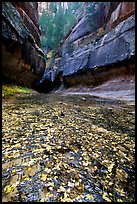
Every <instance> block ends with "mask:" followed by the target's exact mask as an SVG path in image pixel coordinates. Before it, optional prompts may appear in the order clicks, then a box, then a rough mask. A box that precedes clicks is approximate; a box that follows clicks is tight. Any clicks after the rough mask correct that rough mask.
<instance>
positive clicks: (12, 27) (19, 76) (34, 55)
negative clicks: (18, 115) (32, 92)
mask: <svg viewBox="0 0 137 204" xmlns="http://www.w3.org/2000/svg"><path fill="white" fill-rule="evenodd" d="M40 47H41V42H40V31H39V28H38V4H37V3H36V2H2V80H3V82H4V81H6V80H7V81H9V80H11V81H12V82H15V83H18V84H22V85H25V86H28V87H33V85H35V83H36V82H37V81H39V80H40V79H41V77H42V75H43V73H44V70H45V60H44V58H43V56H44V54H43V51H42V50H41V48H40Z"/></svg>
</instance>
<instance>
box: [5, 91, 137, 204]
mask: <svg viewBox="0 0 137 204" xmlns="http://www.w3.org/2000/svg"><path fill="white" fill-rule="evenodd" d="M134 119H135V110H134V105H128V104H126V103H124V102H122V101H118V100H110V99H102V98H99V97H93V96H89V95H84V96H82V95H75V96H74V95H66V96H63V95H61V94H38V93H30V94H16V95H15V96H14V97H9V98H8V99H3V102H2V197H3V198H2V199H3V200H2V201H3V202H4V201H6V202H9V201H13V202H14V201H18V202H34V201H35V202H38V201H40V202H42V201H45V202H65V201H68V202H70V201H72V202H76V201H77V202H81V201H83V202H101V201H104V202H109V201H114V202H122V201H125V202H128V201H135V198H134V194H135V121H134Z"/></svg>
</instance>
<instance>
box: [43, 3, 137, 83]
mask: <svg viewBox="0 0 137 204" xmlns="http://www.w3.org/2000/svg"><path fill="white" fill-rule="evenodd" d="M89 3H90V2H89ZM97 9H99V11H100V9H102V12H101V18H100V17H99V18H98V19H96V20H95V22H96V30H94V31H93V30H92V28H90V25H89V24H88V23H89V19H88V21H87V17H86V15H85V14H84V15H83V16H82V17H81V18H80V19H79V20H78V22H77V24H76V25H75V26H74V27H73V28H72V29H71V30H70V31H69V33H68V35H67V36H66V38H65V41H64V43H63V45H62V48H61V56H59V63H58V65H57V66H55V65H56V59H55V60H54V62H52V64H51V65H50V66H49V67H48V68H47V70H46V72H45V74H44V77H45V79H46V78H47V76H48V80H50V81H52V83H53V82H54V80H52V79H53V78H54V79H55V80H57V79H58V76H60V75H61V76H62V78H63V81H64V84H65V85H66V86H77V85H82V86H94V85H96V84H99V83H102V82H103V81H106V80H108V79H110V78H113V77H115V76H119V75H120V74H121V75H123V74H126V75H128V74H134V71H135V15H134V14H135V4H134V2H121V3H118V2H106V4H104V7H103V5H102V4H100V6H99V7H98V8H97ZM97 15H99V13H97ZM49 73H50V75H49ZM53 76H54V77H53ZM43 82H44V79H43Z"/></svg>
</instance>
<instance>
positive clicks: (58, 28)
mask: <svg viewBox="0 0 137 204" xmlns="http://www.w3.org/2000/svg"><path fill="white" fill-rule="evenodd" d="M49 3H50V4H49V7H48V10H45V9H43V11H42V15H41V16H40V18H39V26H40V29H41V33H42V38H41V40H42V48H43V50H46V51H50V50H56V49H57V47H58V45H59V43H60V41H61V40H62V39H63V37H64V36H65V35H66V33H67V32H68V30H69V29H70V28H71V27H72V26H73V25H74V24H75V23H76V20H77V16H78V13H81V12H82V10H83V7H82V4H83V2H67V7H65V4H64V2H49Z"/></svg>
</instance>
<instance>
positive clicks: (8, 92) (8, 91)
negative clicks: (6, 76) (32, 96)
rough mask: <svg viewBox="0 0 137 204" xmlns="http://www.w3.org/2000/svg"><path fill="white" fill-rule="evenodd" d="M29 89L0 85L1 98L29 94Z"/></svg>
mask: <svg viewBox="0 0 137 204" xmlns="http://www.w3.org/2000/svg"><path fill="white" fill-rule="evenodd" d="M31 92H32V91H31V89H29V88H27V87H22V86H17V85H14V84H11V85H5V84H3V85H2V98H5V97H7V96H12V95H14V94H15V93H31Z"/></svg>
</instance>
